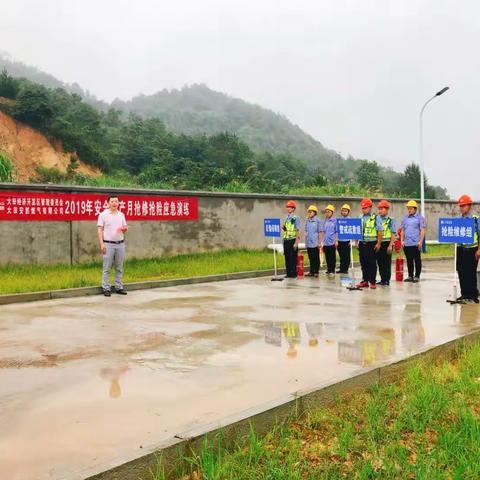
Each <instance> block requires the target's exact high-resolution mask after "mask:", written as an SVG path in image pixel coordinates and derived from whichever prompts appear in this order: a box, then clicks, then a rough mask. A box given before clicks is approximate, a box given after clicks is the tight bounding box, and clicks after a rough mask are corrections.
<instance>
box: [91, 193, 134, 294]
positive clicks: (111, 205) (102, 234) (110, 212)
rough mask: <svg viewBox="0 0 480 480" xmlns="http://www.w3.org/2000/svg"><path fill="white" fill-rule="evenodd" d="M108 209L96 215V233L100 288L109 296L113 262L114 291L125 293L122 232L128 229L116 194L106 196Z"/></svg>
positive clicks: (123, 240)
mask: <svg viewBox="0 0 480 480" xmlns="http://www.w3.org/2000/svg"><path fill="white" fill-rule="evenodd" d="M107 202H108V209H106V210H104V211H103V212H102V213H100V215H99V216H98V222H97V233H98V241H99V243H100V250H101V251H102V254H103V275H102V290H103V294H104V295H105V296H106V297H110V296H111V291H110V270H111V269H112V265H113V263H115V292H116V293H119V294H120V295H126V294H127V292H126V291H125V289H124V288H123V261H124V259H125V238H124V233H125V232H126V231H127V230H128V225H127V221H126V220H125V215H124V214H123V213H122V212H120V211H119V210H118V206H119V204H120V202H119V200H118V197H117V196H116V195H110V197H108V200H107Z"/></svg>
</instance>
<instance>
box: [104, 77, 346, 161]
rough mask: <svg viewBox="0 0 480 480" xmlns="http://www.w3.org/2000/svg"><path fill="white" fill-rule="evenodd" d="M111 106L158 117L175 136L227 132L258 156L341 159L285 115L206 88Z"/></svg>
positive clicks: (141, 97)
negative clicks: (269, 153) (279, 154)
mask: <svg viewBox="0 0 480 480" xmlns="http://www.w3.org/2000/svg"><path fill="white" fill-rule="evenodd" d="M112 106H113V107H115V108H117V109H119V110H122V111H124V112H134V113H137V114H139V115H141V116H144V117H158V118H160V119H161V120H162V121H163V122H164V123H165V125H166V126H167V128H169V129H170V130H172V131H174V132H177V133H186V134H196V133H207V134H215V133H218V132H222V131H229V132H231V133H235V134H236V135H238V136H239V137H240V138H241V139H242V140H243V141H245V142H246V143H247V144H248V145H249V146H250V148H252V149H253V150H254V151H265V150H266V151H272V152H288V153H290V154H292V155H293V156H294V157H296V158H299V159H301V160H305V161H306V162H307V163H308V164H310V165H315V164H316V162H317V160H318V159H326V158H328V159H335V160H337V161H338V160H340V158H339V155H338V154H337V153H336V152H334V151H333V150H328V149H327V148H325V147H324V146H323V145H322V144H321V143H320V142H319V141H317V140H315V139H314V138H313V137H312V136H310V135H308V134H307V133H305V132H304V131H303V130H302V129H301V128H300V127H298V126H297V125H294V124H293V123H292V122H290V121H289V120H288V119H287V118H286V117H285V116H283V115H280V114H278V113H275V112H272V111H271V110H267V109H265V108H262V107H261V106H259V105H254V104H251V103H247V102H245V101H243V100H240V99H238V98H233V97H230V96H229V95H226V94H224V93H220V92H216V91H213V90H211V89H210V88H208V87H207V86H206V85H203V84H196V85H192V86H188V87H183V88H182V89H180V90H176V89H173V90H162V91H160V92H158V93H155V94H153V95H139V96H137V97H134V98H133V99H132V100H130V101H127V102H125V101H121V100H115V101H114V102H113V103H112Z"/></svg>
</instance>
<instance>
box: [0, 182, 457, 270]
mask: <svg viewBox="0 0 480 480" xmlns="http://www.w3.org/2000/svg"><path fill="white" fill-rule="evenodd" d="M2 190H3V191H18V192H25V191H29V192H50V193H52V192H59V193H87V192H88V193H97V194H105V195H108V194H110V193H115V194H117V195H118V196H119V197H120V198H121V196H122V194H124V195H126V194H134V195H149V196H154V195H159V196H182V197H185V196H189V197H197V198H198V205H199V212H198V221H195V222H193V221H178V222H177V221H168V222H158V221H129V224H130V226H131V228H130V231H129V232H128V233H127V237H126V248H127V255H128V257H129V258H134V257H135V258H151V257H161V256H167V255H176V254H181V253H194V252H201V251H209V250H220V249H229V248H255V249H260V248H264V247H265V246H266V245H267V244H268V243H270V239H266V238H264V236H263V219H264V218H266V217H280V218H282V217H283V216H284V215H285V210H284V204H285V201H286V199H287V197H285V196H281V195H268V194H235V193H209V192H185V191H158V190H138V189H111V188H108V189H107V188H92V187H72V186H68V187H63V186H58V185H18V184H11V183H3V184H0V191H2ZM295 200H296V201H297V204H298V208H297V213H298V214H299V215H300V217H302V218H303V217H304V216H305V214H306V209H307V207H308V206H309V205H310V204H312V203H313V204H315V205H317V206H318V208H319V209H322V208H323V207H324V206H325V205H326V204H327V203H332V204H333V205H334V206H335V208H336V212H335V214H336V215H337V214H339V210H340V207H341V205H342V204H343V203H345V202H348V203H349V204H350V205H351V206H352V208H353V211H352V215H353V216H358V215H359V214H360V207H359V202H360V198H351V197H349V198H332V197H306V196H300V197H295ZM405 203H406V200H404V199H398V200H392V209H391V215H392V216H393V217H394V218H397V219H398V220H400V218H401V217H402V216H403V215H404V214H405V213H406V208H405ZM454 215H457V208H456V205H455V202H451V201H427V202H426V217H427V221H428V229H427V238H428V239H431V240H435V239H436V238H437V225H438V218H439V217H443V216H444V217H449V216H454ZM128 220H129V219H128V217H127V221H128ZM303 238H304V235H303V231H302V240H303ZM0 249H1V256H0V264H2V265H5V264H56V263H63V264H76V263H87V262H91V261H95V260H100V259H101V254H100V250H99V246H98V240H97V228H96V222H90V221H74V222H61V221H60V222H59V221H55V222H49V221H47V222H44V221H42V222H40V221H39V222H36V221H28V222H22V221H0Z"/></svg>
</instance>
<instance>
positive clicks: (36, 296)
mask: <svg viewBox="0 0 480 480" xmlns="http://www.w3.org/2000/svg"><path fill="white" fill-rule="evenodd" d="M452 259H453V257H426V258H424V259H423V261H426V262H431V261H446V260H452ZM356 266H358V265H356ZM277 273H278V274H281V275H284V274H285V269H278V270H277ZM273 274H274V270H253V271H248V272H234V273H221V274H217V275H206V276H201V277H189V278H177V279H172V280H148V281H145V282H132V283H127V284H125V287H126V289H127V290H130V291H135V290H146V289H151V288H163V287H175V286H180V285H194V284H197V283H209V282H222V281H227V280H242V279H247V278H258V277H268V276H270V275H273ZM101 293H102V289H101V287H80V288H65V289H62V290H50V291H42V292H27V293H14V294H7V295H0V305H8V304H11V303H25V302H36V301H40V300H55V299H60V298H75V297H87V296H90V295H100V294H101Z"/></svg>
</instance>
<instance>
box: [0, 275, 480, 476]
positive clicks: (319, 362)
mask: <svg viewBox="0 0 480 480" xmlns="http://www.w3.org/2000/svg"><path fill="white" fill-rule="evenodd" d="M429 270H430V272H431V273H429V274H430V275H431V277H429V276H428V275H426V278H425V281H424V282H423V283H422V284H421V288H415V287H413V288H410V287H412V286H408V288H405V287H406V286H405V285H392V287H391V289H390V290H388V291H385V292H384V293H383V294H382V293H381V292H382V291H376V292H371V291H367V292H347V291H346V290H345V289H343V288H342V287H340V286H339V285H337V284H336V282H332V281H329V280H328V281H327V279H320V280H312V281H310V280H307V279H304V280H298V281H297V282H296V284H295V286H294V288H292V286H290V285H287V282H281V284H280V282H278V283H277V282H270V281H269V279H253V280H248V281H230V282H223V283H218V284H209V285H208V287H207V286H205V285H198V286H196V285H193V286H188V287H185V288H180V287H172V288H164V289H158V290H151V291H143V292H138V293H137V292H132V293H131V295H129V297H128V301H129V303H128V304H127V303H125V301H124V299H116V300H118V301H115V303H113V302H112V303H110V304H106V303H105V302H104V300H103V298H98V299H95V300H92V299H91V298H88V299H73V301H71V302H69V301H66V300H62V301H55V303H53V302H52V303H47V302H39V303H35V304H28V305H26V304H25V305H21V306H18V309H16V308H10V307H9V308H7V310H3V308H2V312H1V313H0V324H1V325H2V327H1V328H2V342H1V343H0V384H1V385H2V389H1V391H0V425H1V428H0V431H1V434H0V465H1V466H2V473H3V477H4V478H8V479H9V480H31V479H32V478H35V479H38V480H43V479H50V480H51V479H55V478H69V477H73V476H74V475H76V474H77V473H78V472H80V471H82V472H86V471H88V470H89V469H91V468H92V467H93V466H94V465H99V464H101V463H104V462H111V461H113V459H115V458H117V459H118V461H120V459H121V460H123V461H127V460H129V459H133V458H135V457H137V456H139V455H141V454H144V453H146V452H147V451H148V448H149V445H153V444H155V443H158V442H160V441H161V440H162V439H167V438H171V437H172V436H173V435H175V434H177V433H179V432H181V431H183V430H186V429H188V428H190V427H192V426H196V425H201V424H202V423H206V422H208V421H212V420H214V419H218V418H221V417H223V416H225V415H230V414H233V413H235V412H238V411H242V410H245V409H247V408H249V407H252V406H254V405H259V404H262V403H264V402H268V401H271V400H273V399H276V398H280V397H282V396H284V395H285V394H287V393H294V392H295V391H297V390H299V389H304V388H310V387H312V386H314V385H319V384H322V383H328V382H334V381H338V380H340V379H343V378H346V377H348V376H351V375H354V374H356V373H358V372H361V371H362V370H363V369H364V368H368V367H372V366H374V365H377V364H379V363H383V362H387V361H391V360H394V359H400V358H403V357H404V356H406V355H408V354H411V353H414V352H416V351H419V350H421V349H424V348H426V347H427V346H430V345H435V344H438V343H442V342H444V341H447V340H449V339H452V338H455V337H456V336H458V335H464V334H466V333H469V332H472V331H474V330H476V329H478V328H479V320H480V318H479V309H478V307H475V306H455V307H451V306H449V305H447V304H446V303H445V298H446V297H447V296H448V295H449V293H450V291H449V285H448V282H447V281H448V278H449V277H448V274H449V268H448V269H443V270H442V268H439V269H438V271H437V270H433V269H429ZM447 270H448V271H447ZM314 282H315V283H314ZM209 292H215V295H205V293H209ZM316 294H318V298H315V299H313V298H312V297H313V296H314V295H316ZM47 305H48V307H47ZM127 306H130V307H129V308H127ZM139 445H142V446H143V448H142V449H141V450H140V449H139ZM90 473H93V472H92V471H90Z"/></svg>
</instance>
